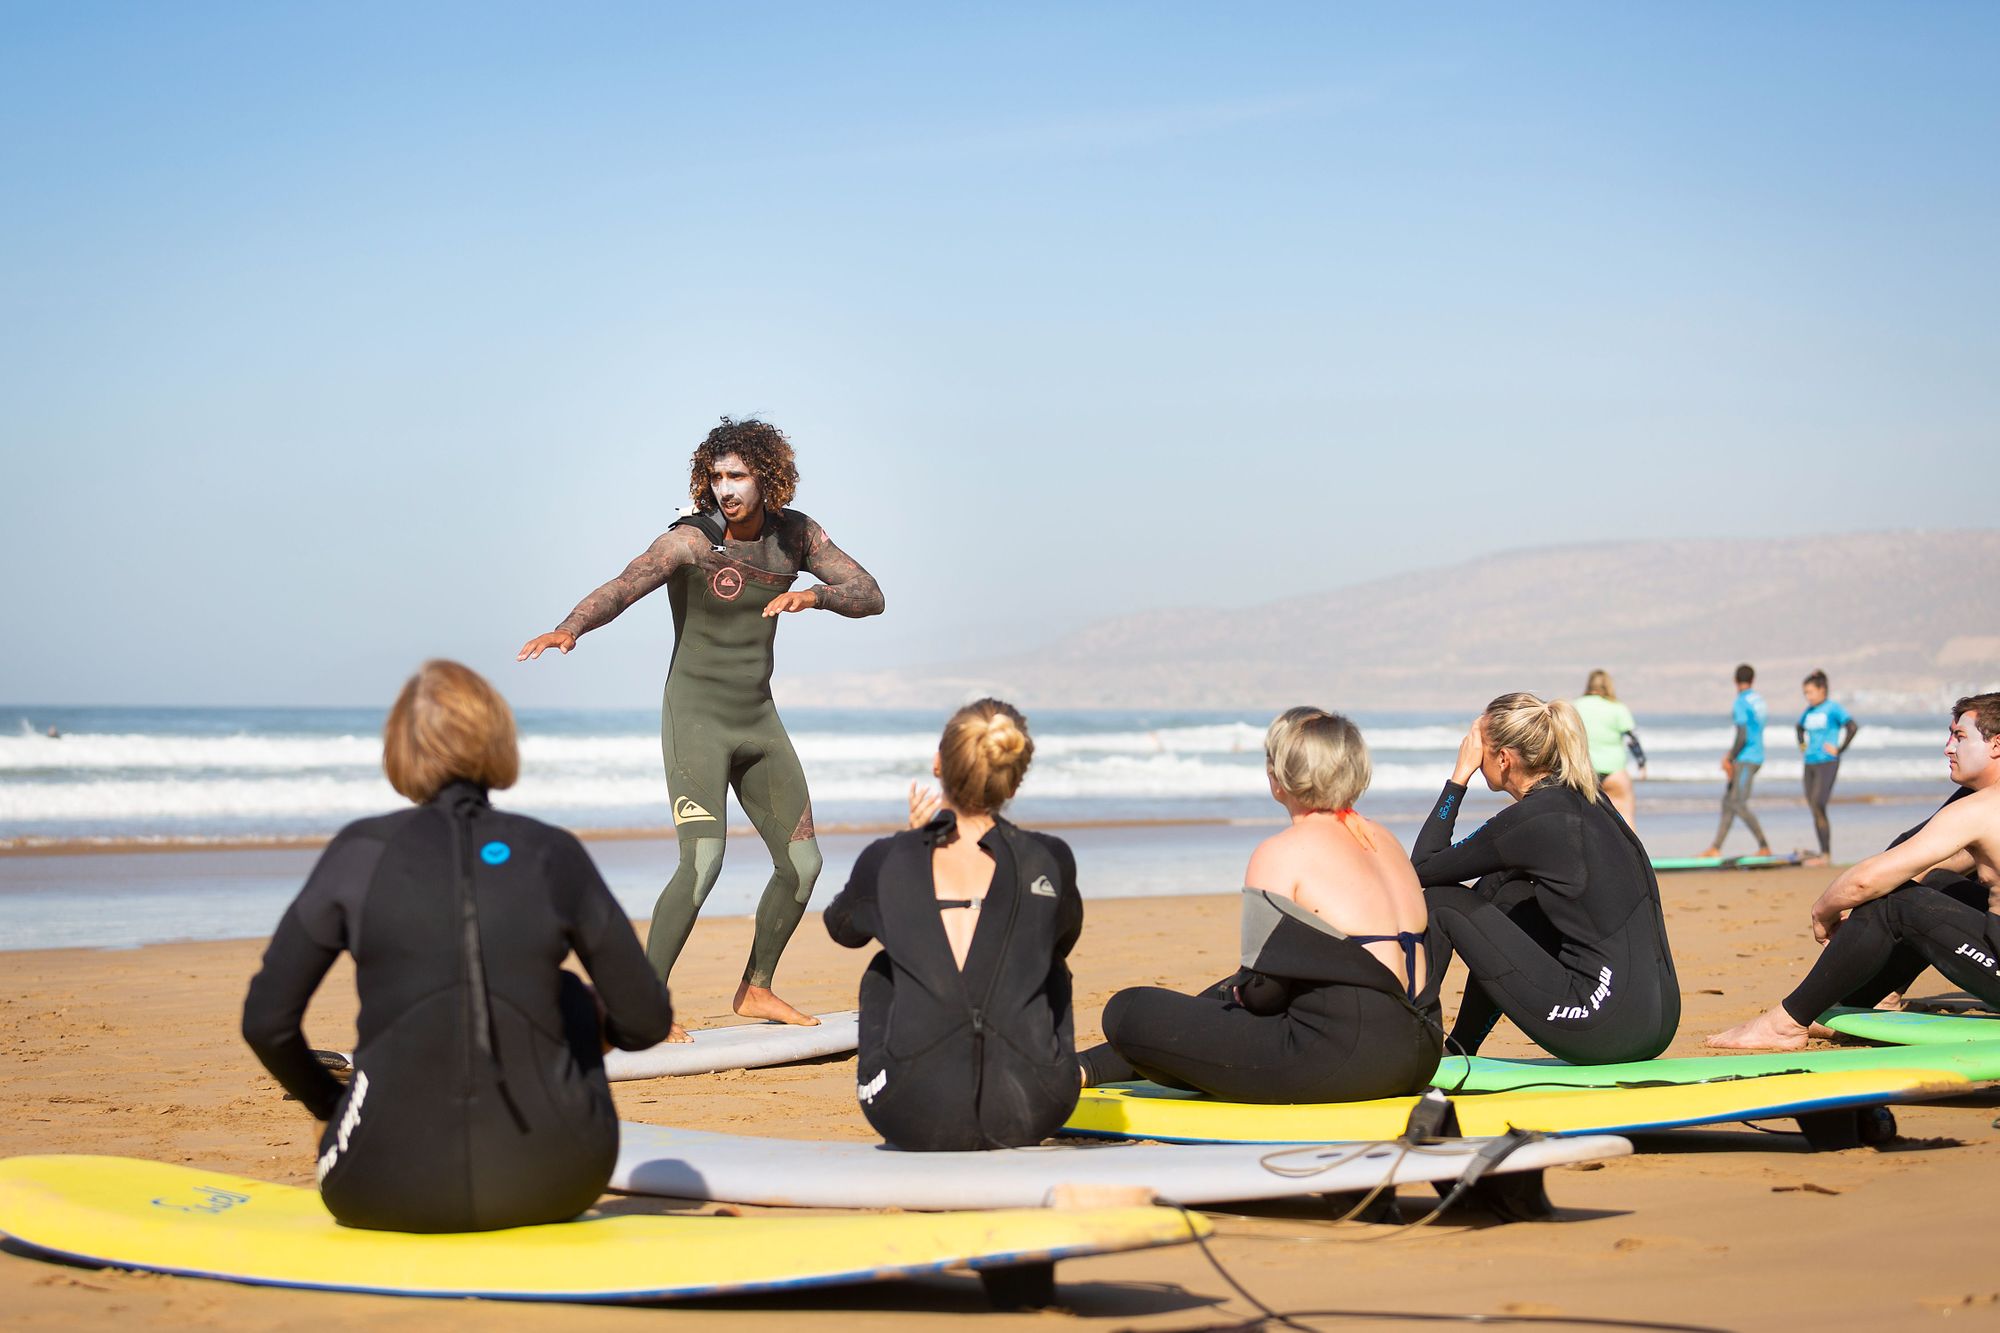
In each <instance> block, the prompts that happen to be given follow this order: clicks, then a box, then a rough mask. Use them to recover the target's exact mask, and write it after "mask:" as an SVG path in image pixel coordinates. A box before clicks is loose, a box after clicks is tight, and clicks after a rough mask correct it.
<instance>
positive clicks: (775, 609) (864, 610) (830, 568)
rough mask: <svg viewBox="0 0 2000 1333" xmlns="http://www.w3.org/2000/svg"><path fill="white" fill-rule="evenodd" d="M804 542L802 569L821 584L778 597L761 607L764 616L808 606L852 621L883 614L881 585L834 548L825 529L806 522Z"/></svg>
mask: <svg viewBox="0 0 2000 1333" xmlns="http://www.w3.org/2000/svg"><path fill="white" fill-rule="evenodd" d="M801 517H803V515H802V516H801ZM804 543H805V560H804V564H805V567H806V569H807V570H808V571H809V572H810V573H812V574H813V575H814V576H815V577H817V578H818V579H819V580H820V582H819V583H818V584H817V585H815V586H814V587H811V588H801V589H799V590H798V591H796V592H787V593H781V594H779V595H778V596H777V597H775V598H773V599H772V601H771V604H770V605H769V606H767V607H765V608H764V614H765V615H767V616H775V615H779V614H781V613H783V612H786V611H803V610H805V609H806V608H807V607H809V606H816V607H818V608H819V609H820V610H822V611H831V612H833V613H834V614H835V615H839V616H847V617H848V618H850V619H853V620H859V619H860V618H861V617H863V616H879V615H881V614H882V586H881V585H880V584H878V583H877V582H875V576H874V575H873V574H870V573H869V572H868V571H867V570H865V569H863V568H862V567H861V564H860V562H859V561H857V560H856V559H855V558H854V557H853V556H851V555H849V554H848V553H847V552H845V551H843V550H841V549H840V548H839V547H838V546H835V545H834V544H833V539H832V538H830V537H828V536H827V535H826V529H825V528H822V527H821V526H820V525H819V524H817V523H815V522H813V521H812V520H811V519H809V518H808V519H806V520H805V535H804Z"/></svg>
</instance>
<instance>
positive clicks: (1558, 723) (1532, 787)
mask: <svg viewBox="0 0 2000 1333" xmlns="http://www.w3.org/2000/svg"><path fill="white" fill-rule="evenodd" d="M1474 773H1478V774H1479V775H1480V776H1481V777H1483V778H1484V779H1485V780H1486V785H1487V786H1488V787H1490V788H1492V789H1493V790H1494V791H1499V792H1505V793H1506V794H1507V795H1508V796H1510V797H1512V798H1513V802H1514V803H1513V804H1512V805H1510V806H1508V807H1507V808H1506V809H1504V810H1502V811H1501V812H1500V813H1499V814H1497V815H1495V816H1493V818H1491V819H1489V820H1487V821H1486V823H1484V824H1482V825H1480V826H1479V828H1477V829H1476V830H1474V831H1473V833H1472V834H1471V835H1470V836H1468V837H1465V838H1462V839H1460V840H1459V841H1457V842H1455V843H1454V842H1453V841H1452V833H1453V830H1454V828H1455V826H1456V823H1457V820H1458V816H1459V813H1460V811H1461V810H1462V809H1463V807H1464V802H1465V791H1466V786H1465V784H1466V782H1467V781H1468V780H1469V779H1470V778H1471V776H1472V775H1473V774H1474ZM1410 859H1411V861H1412V862H1414V863H1415V865H1416V868H1417V877H1418V878H1419V879H1420V880H1422V881H1423V883H1424V886H1425V888H1424V901H1425V904H1426V905H1427V906H1428V907H1429V909H1430V917H1431V931H1430V957H1431V965H1432V966H1433V967H1434V968H1435V969H1436V972H1437V976H1438V977H1439V978H1440V979H1441V978H1442V977H1443V975H1444V971H1445V969H1446V968H1447V967H1449V966H1450V964H1451V959H1452V956H1453V955H1454V954H1456V955H1457V956H1458V957H1460V958H1462V959H1464V960H1465V966H1466V971H1467V974H1468V975H1467V977H1466V982H1465V997H1464V999H1463V1000H1462V1001H1461V1002H1460V1004H1459V1010H1458V1017H1457V1019H1456V1020H1455V1021H1454V1023H1453V1024H1452V1029H1451V1036H1450V1039H1449V1040H1450V1045H1451V1047H1452V1048H1453V1049H1454V1050H1456V1051H1459V1052H1462V1053H1464V1054H1466V1055H1472V1054H1475V1053H1476V1052H1477V1051H1478V1049H1479V1045H1480V1043H1481V1042H1483V1041H1484V1040H1485V1039H1486V1036H1487V1034H1488V1033H1490V1032H1491V1031H1492V1030H1493V1027H1494V1025H1495V1024H1496V1023H1497V1022H1499V1020H1500V1018H1501V1016H1502V1015H1505V1016H1506V1017H1508V1018H1511V1019H1512V1020H1514V1025H1515V1026H1516V1027H1518V1028H1520V1029H1521V1031H1522V1032H1523V1033H1525V1034H1526V1035H1527V1036H1528V1038H1529V1039H1530V1040H1532V1041H1533V1042H1534V1043H1535V1044H1536V1045H1538V1046H1540V1047H1541V1048H1542V1049H1543V1050H1545V1051H1547V1052H1548V1053H1549V1054H1551V1055H1553V1056H1556V1057H1558V1058H1559V1059H1563V1060H1567V1061H1569V1062H1570V1063H1571V1064H1583V1065H1595V1064H1617V1063H1621V1062H1623V1061H1627V1060H1650V1059H1652V1058H1653V1057H1654V1056H1656V1055H1658V1054H1659V1053H1660V1052H1661V1051H1664V1050H1665V1049H1666V1048H1667V1045H1668V1043H1670V1042H1671V1041H1673V1039H1674V1030H1675V1028H1676V1027H1678V1026H1679V1024H1680V1013H1681V995H1680V983H1679V982H1678V980H1677V979H1676V978H1675V975H1674V960H1673V955H1672V952H1671V951H1670V950H1669V948H1668V945H1667V928H1666V922H1665V921H1664V920H1663V918H1662V916H1661V911H1660V886H1659V881H1658V880H1657V879H1655V878H1654V875H1653V864H1652V861H1651V860H1650V859H1649V858H1648V857H1647V855H1646V849H1645V847H1644V846H1642V845H1641V844H1640V842H1639V839H1638V836H1637V835H1636V834H1634V833H1633V832H1632V829H1631V826H1630V825H1628V824H1627V823H1626V822H1625V821H1624V820H1623V819H1620V818H1619V817H1618V812H1617V811H1615V810H1613V809H1612V808H1611V804H1610V802H1608V801H1606V800H1604V799H1603V797H1602V796H1601V795H1600V794H1599V793H1598V790H1597V781H1596V777H1595V775H1594V774H1593V773H1592V772H1591V766H1590V747H1589V745H1588V743H1587V742H1586V741H1585V739H1584V732H1583V723H1582V722H1581V721H1580V720H1579V719H1578V718H1577V716H1576V710H1575V709H1574V708H1572V707H1570V706H1569V705H1568V704H1566V703H1562V702H1560V701H1558V702H1555V703H1545V702H1543V701H1542V700H1540V699H1538V698H1536V697H1535V696H1534V695H1532V694H1503V695H1501V696H1500V697H1499V698H1498V699H1495V700H1494V701H1493V702H1492V703H1490V704H1488V705H1487V706H1486V711H1485V712H1484V713H1482V714H1480V716H1479V717H1478V718H1476V719H1475V720H1474V722H1473V724H1472V728H1471V730H1470V731H1468V732H1467V733H1466V737H1465V739H1464V741H1462V742H1461V743H1460V744H1459V748H1458V763H1457V766H1456V767H1455V768H1454V769H1453V771H1452V776H1451V780H1450V781H1449V782H1447V783H1445V786H1444V790H1443V791H1442V792H1441V793H1439V795H1438V799H1437V804H1436V805H1435V806H1433V807H1432V809H1431V813H1430V817H1429V818H1427V819H1426V820H1425V821H1424V826H1423V829H1422V831H1421V832H1420V833H1418V835H1417V841H1416V846H1415V847H1414V848H1413V849H1412V850H1411V852H1410ZM1469 879H1476V880H1477V883H1475V884H1473V885H1472V886H1471V887H1470V888H1467V887H1465V885H1464V881H1466V880H1469Z"/></svg>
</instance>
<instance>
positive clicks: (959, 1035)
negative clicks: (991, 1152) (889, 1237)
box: [825, 699, 1083, 1152]
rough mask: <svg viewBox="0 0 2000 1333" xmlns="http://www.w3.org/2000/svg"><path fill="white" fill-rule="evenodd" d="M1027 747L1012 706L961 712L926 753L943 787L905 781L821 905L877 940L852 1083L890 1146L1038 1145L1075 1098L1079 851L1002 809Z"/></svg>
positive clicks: (835, 922)
mask: <svg viewBox="0 0 2000 1333" xmlns="http://www.w3.org/2000/svg"><path fill="white" fill-rule="evenodd" d="M1034 754H1035V743H1034V741H1033V739H1032V738H1031V737H1030V736H1029V735H1028V723H1027V719H1026V718H1024V717H1022V716H1021V714H1020V713H1019V712H1018V711H1017V710H1015V709H1014V708H1013V707H1012V706H1011V705H1008V704H1004V703H1001V702H1000V701H999V700H997V699H981V700H980V701H979V702H977V703H974V704H968V705H966V706H965V707H964V708H961V709H959V710H958V712H956V713H954V714H953V715H952V717H951V720H950V721H949V722H947V723H946V724H945V729H944V736H943V738H942V739H941V740H940V741H939V742H938V750H937V755H936V757H935V758H934V759H933V761H932V772H933V773H935V774H936V775H937V777H938V779H939V782H940V784H941V786H942V793H941V794H924V793H919V792H918V791H917V790H916V789H915V788H912V790H911V794H910V824H911V827H910V829H909V830H908V831H906V832H903V833H898V834H896V835H895V836H893V837H888V838H883V839H882V840H880V841H879V842H876V843H873V844H871V845H870V846H869V847H868V848H866V849H865V850H864V851H863V852H862V853H861V856H860V858H859V859H858V860H857V861H856V862H855V865H854V873H853V874H852V875H851V876H850V877H849V878H848V881H847V887H846V888H844V889H842V890H841V892H840V896H839V897H837V898H835V899H834V900H833V901H832V902H831V903H829V904H828V905H827V909H826V915H825V921H826V929H827V933H828V934H829V935H831V936H832V937H833V938H834V941H835V942H836V943H839V944H843V945H846V946H847V947H848V948H850V949H858V948H861V947H862V946H863V945H865V944H867V943H868V942H869V941H870V940H874V941H877V942H879V943H880V944H881V946H882V949H881V952H879V953H877V954H876V955H875V957H874V959H873V960H872V961H871V962H870V963H869V964H868V970H867V971H866V972H865V973H863V974H862V978H861V1053H860V1068H859V1074H858V1078H857V1084H856V1092H857V1094H858V1096H859V1097H860V1100H861V1111H862V1114H864V1115H866V1116H867V1117H868V1123H869V1124H871V1125H873V1126H874V1127H875V1129H876V1131H877V1132H878V1133H880V1134H881V1135H882V1137H883V1138H884V1139H886V1140H888V1142H889V1144H890V1146H892V1147H896V1148H903V1149H909V1150H912V1151H919V1152H948V1151H963V1150H969V1149H980V1148H1017V1147H1021V1146H1023V1145H1025V1144H1031V1143H1039V1142H1041V1141H1042V1140H1043V1139H1045V1138H1047V1137H1048V1136H1049V1135H1051V1134H1053V1133H1055V1132H1056V1130H1058V1129H1060V1128H1061V1127H1062V1123H1063V1121H1064V1120H1066V1119H1068V1118H1069V1113H1070V1111H1071V1110H1072V1109H1073V1108H1074V1107H1075V1105H1076V1096H1077V1078H1076V1040H1075V1036H1074V1026H1073V1022H1072V1018H1071V1013H1070V975H1069V965H1068V964H1067V963H1066V962H1065V961H1064V960H1065V959H1066V958H1068V957H1069V951H1070V950H1071V948H1073V947H1074V946H1075V944H1076V938H1077V935H1078V934H1079V933H1080V932H1081V931H1082V929H1083V899H1082V898H1081V897H1080V896H1079V895H1078V893H1077V890H1076V859H1075V857H1073V856H1072V855H1071V854H1070V850H1069V847H1068V846H1067V845H1066V844H1065V843H1064V842H1063V841H1062V840H1061V839H1059V838H1052V837H1050V836H1048V835H1047V834H1044V833H1034V832H1030V831H1029V830H1027V829H1023V828H1019V827H1016V826H1015V825H1014V824H1012V823H1010V822H1009V821H1007V820H1006V819H1003V818H1001V816H1000V809H1001V807H1002V806H1004V805H1005V804H1006V803H1007V802H1008V801H1009V800H1010V799H1012V797H1013V795H1014V793H1015V792H1016V791H1017V790H1019V788H1020V785H1021V779H1022V778H1023V777H1024V776H1026V774H1027V771H1028V764H1029V762H1030V761H1031V760H1032V759H1033V758H1034Z"/></svg>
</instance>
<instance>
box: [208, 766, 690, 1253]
mask: <svg viewBox="0 0 2000 1333" xmlns="http://www.w3.org/2000/svg"><path fill="white" fill-rule="evenodd" d="M342 950H345V951H347V952H349V953H351V954H353V955H354V964H355V972H354V981H355V989H356V990H357V991H358V992H359V993H360V999H361V1014H360V1018H359V1021H358V1027H359V1033H360V1039H359V1042H358V1044H357V1045H356V1047H355V1050H354V1077H353V1080H352V1082H350V1083H349V1084H348V1085H347V1087H346V1088H345V1089H343V1088H342V1087H341V1085H340V1084H339V1083H338V1082H336V1081H335V1080H334V1079H333V1077H332V1076H331V1075H329V1074H328V1073H327V1072H326V1070H325V1069H323V1068H322V1067H321V1066H320V1064H319V1062H318V1061H317V1060H316V1059H315V1058H314V1057H313V1054H312V1051H311V1049H310V1048H309V1047H308V1046H307V1044H306V1039H305V1034H304V1033H303V1032H302V1031H301V1030H300V1026H299V1025H300V1021H301V1019H302V1018H303V1016H304V1014H305V1010H306V1004H307V1002H308V1001H309V1000H311V998H312V994H313V991H314V990H315V989H316V988H317V987H318V986H319V983H320V979H321V978H322V977H324V976H325V975H326V971H327V969H328V968H329V967H331V966H333V963H334V960H335V959H336V958H338V957H339V956H340V954H341V951H342ZM571 950H574V951H575V952H576V955H577V957H578V958H580V959H581V960H582V961H583V964H584V966H585V967H586V968H588V969H589V971H590V976H591V979H592V980H593V981H594V982H595V983H596V985H597V991H598V995H599V996H600V997H602V1000H603V1004H604V1011H605V1018H604V1028H603V1030H604V1032H605V1034H606V1035H608V1036H609V1037H610V1039H611V1041H612V1042H613V1043H614V1044H615V1045H618V1046H621V1047H623V1048H625V1049H627V1050H637V1049H639V1048H642V1047H646V1046H650V1045H652V1044H653V1043H655V1042H657V1041H660V1040H662V1039H663V1038H665V1036H666V1035H667V1030H668V1028H670V1027H671V1026H672V1024H673V1009H672V1007H671V1005H670V1004H669V1003H668V1000H667V990H666V987H665V986H663V985H661V983H660V981H659V979H658V978H657V977H655V976H654V975H653V970H652V968H651V967H650V966H649V965H648V964H647V962H646V953H645V950H644V949H643V948H641V947H640V944H639V938H638V936H637V935H636V934H634V933H633V930H632V926H631V923H630V922H629V921H627V920H626V918H625V914H624V912H623V911H621V910H620V909H619V907H618V904H617V902H616V901H615V900H613V898H612V896H611V891H610V890H609V889H607V888H606V887H605V886H604V881H603V880H602V879H601V878H599V876H598V873H597V869H596V867H595V866H593V865H592V864H591V861H590V857H589V855H588V854H587V853H586V852H585V851H584V849H583V845H582V844H581V843H579V842H578V841H577V840H576V839H575V838H574V837H573V836H571V835H570V834H568V833H566V832H564V831H563V830H561V829H558V828H552V827H550V826H549V825H547V824H542V823H539V822H537V821H535V820H532V819H529V818H526V817H525V816H522V815H515V814H507V813H504V812H501V811H497V810H495V809H493V808H492V807H491V806H489V805H488V804H487V803H486V794H485V793H484V792H483V791H482V790H480V789H479V788H478V787H476V786H473V785H472V784H470V783H465V782H455V783H452V784H451V785H449V786H447V787H446V788H445V789H444V790H443V791H441V792H439V793H438V795H437V796H436V797H435V798H434V799H433V800H431V801H430V802H429V803H427V804H425V805H420V806H413V807H411V808H410V809H407V810H400V811H398V812H396V813H394V814H390V815H383V816H380V817H379V818H375V819H363V820H360V821H357V822H356V823H353V824H350V825H348V826H347V827H346V828H344V829H342V830H341V831H340V833H339V835H338V836H336V837H335V838H334V840H333V841H332V843H330V844H329V845H328V847H327V849H326V851H325V852H324V853H323V854H322V855H321V856H320V859H319V863H318V864H317V865H315V866H314V867H313V872H312V875H311V877H310V878H309V879H308V880H307V881H306V886H305V888H304V889H303V890H301V891H300V893H299V896H298V898H297V899H295V900H294V901H293V903H292V905H291V906H290V907H289V908H288V909H286V912H285V915H284V918H283V919H282V920H280V921H279V923H278V929H277V932H276V934H274V935H273V936H272V937H271V944H270V947H269V948H268V949H266V950H265V952H264V965H263V968H262V970H261V971H259V972H258V973H257V975H256V977H254V978H253V979H252V980H251V982H250V994H249V996H248V998H247V999H246V1000H245V1001H244V1003H243V1037H244V1040H246V1041H248V1042H249V1043H250V1046H251V1049H252V1050H254V1051H255V1052H256V1053H257V1058H258V1059H260V1060H262V1061H263V1062H264V1067H265V1068H266V1069H268V1070H270V1071H271V1073H272V1074H273V1075H274V1076H275V1077H276V1078H277V1080H278V1081H279V1082H280V1083H282V1084H283V1085H284V1086H285V1089H286V1091H288V1092H290V1093H291V1094H292V1095H293V1096H294V1097H296V1098H298V1099H299V1101H300V1102H301V1103H303V1104H304V1106H305V1108H306V1110H308V1111H310V1112H311V1113H312V1114H313V1116H314V1117H315V1118H316V1119H320V1120H324V1121H326V1122H327V1126H326V1131H325V1133H324V1134H323V1135H322V1136H321V1138H320V1144H319V1181H320V1193H321V1196H322V1197H323V1198H324V1199H325V1201H326V1206H327V1208H328V1210H329V1211H330V1212H332V1213H333V1215H334V1216H335V1217H337V1218H339V1219H340V1220H341V1221H342V1222H344V1223H346V1224H347V1225H349V1226H356V1227H368V1228H373V1229H377V1230H387V1231H485V1230H491V1229H493V1228H496V1227H512V1226H524V1225H527V1224H530V1223H536V1222H556V1221H561V1220H562V1219H564V1218H568V1217H574V1216H575V1215H576V1214H578V1213H580V1212H582V1211H583V1210H584V1209H586V1208H588V1207H589V1206H590V1205H591V1204H592V1203H594V1202H595V1201H596V1200H597V1197H598V1195H599V1194H601V1193H603V1191H604V1186H605V1183H606V1182H607V1181H608V1180H609V1179H610V1178H611V1168H612V1164H613V1162H614V1161H615V1160H616V1158H617V1155H618V1116H617V1112H616V1111H615V1110H614V1109H613V1107H612V1103H611V1089H610V1087H609V1085H608V1084H606V1082H605V1079H604V1061H603V1056H602V1054H601V1047H600V1044H599V1038H598V1021H597V1009H596V1003H595V1002H594V1001H593V1000H592V999H591V996H590V992H589V990H588V989H587V988H586V987H585V986H584V985H583V983H582V982H581V981H579V980H578V979H577V978H576V976H575V975H573V974H572V973H569V972H567V971H564V970H563V967H562V962H563V959H564V958H565V957H567V956H568V954H569V953H570V951H571Z"/></svg>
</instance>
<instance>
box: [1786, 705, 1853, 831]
mask: <svg viewBox="0 0 2000 1333" xmlns="http://www.w3.org/2000/svg"><path fill="white" fill-rule="evenodd" d="M1799 688H1800V692H1801V693H1803V694H1804V695H1805V697H1806V711H1805V712H1803V713H1801V714H1799V720H1798V725H1797V726H1796V728H1794V730H1796V732H1797V733H1798V740H1799V752H1800V753H1801V754H1802V755H1803V756H1804V757H1805V769H1804V781H1805V789H1806V805H1807V806H1808V807H1809V808H1810V809H1811V810H1812V817H1813V831H1814V832H1815V833H1817V834H1819V855H1817V856H1809V857H1807V858H1806V861H1805V864H1807V865H1809V866H1823V865H1825V864H1827V862H1828V861H1830V860H1831V859H1832V856H1833V825H1832V824H1831V823H1830V822H1828V820H1827V817H1826V805H1827V802H1828V801H1830V800H1831V799H1833V783H1834V779H1836V778H1838V777H1839V776H1840V756H1841V755H1843V754H1845V753H1847V747H1848V746H1850V745H1852V744H1854V733H1856V732H1857V731H1860V730H1861V724H1860V723H1859V722H1856V721H1855V720H1854V717H1853V715H1852V714H1850V713H1849V712H1848V711H1847V710H1846V709H1845V708H1842V707H1841V706H1840V705H1839V704H1837V703H1835V702H1834V701H1833V700H1831V699H1829V698H1827V697H1826V672H1824V671H1815V672H1813V673H1812V674H1811V675H1810V676H1807V677H1806V678H1805V683H1804V684H1803V685H1801V686H1800V687H1799Z"/></svg>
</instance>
